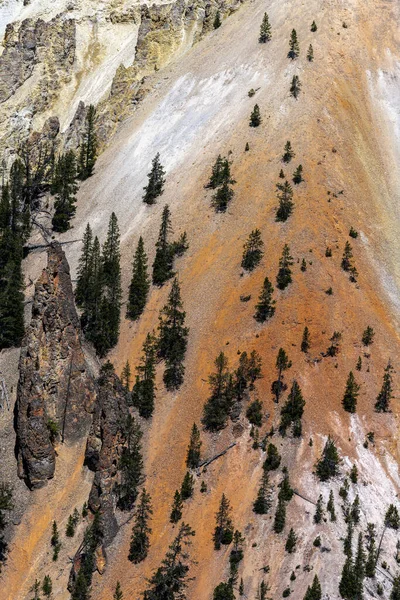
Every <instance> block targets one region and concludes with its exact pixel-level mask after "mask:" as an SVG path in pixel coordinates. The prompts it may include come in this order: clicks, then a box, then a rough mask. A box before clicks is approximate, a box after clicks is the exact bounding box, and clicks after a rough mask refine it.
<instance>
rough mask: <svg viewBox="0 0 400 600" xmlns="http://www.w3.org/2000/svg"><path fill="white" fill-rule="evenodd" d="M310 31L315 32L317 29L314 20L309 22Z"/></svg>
mask: <svg viewBox="0 0 400 600" xmlns="http://www.w3.org/2000/svg"><path fill="white" fill-rule="evenodd" d="M311 31H312V32H313V33H315V32H316V31H317V24H316V22H315V21H313V22H312V23H311Z"/></svg>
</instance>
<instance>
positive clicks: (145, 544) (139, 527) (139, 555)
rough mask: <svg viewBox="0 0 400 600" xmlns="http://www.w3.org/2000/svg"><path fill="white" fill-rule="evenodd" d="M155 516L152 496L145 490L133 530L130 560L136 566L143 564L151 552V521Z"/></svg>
mask: <svg viewBox="0 0 400 600" xmlns="http://www.w3.org/2000/svg"><path fill="white" fill-rule="evenodd" d="M152 514H153V508H152V505H151V497H150V494H148V493H147V492H146V490H145V489H144V488H143V489H142V492H141V494H140V497H139V501H138V505H137V507H136V510H135V523H134V525H133V528H132V537H131V543H130V546H129V554H128V558H129V560H130V561H131V562H133V563H134V564H138V563H140V562H142V561H143V560H144V559H145V558H146V557H147V554H148V552H149V548H150V539H149V536H150V534H151V528H150V527H149V520H150V519H151V515H152Z"/></svg>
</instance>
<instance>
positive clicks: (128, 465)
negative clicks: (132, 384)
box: [116, 415, 143, 510]
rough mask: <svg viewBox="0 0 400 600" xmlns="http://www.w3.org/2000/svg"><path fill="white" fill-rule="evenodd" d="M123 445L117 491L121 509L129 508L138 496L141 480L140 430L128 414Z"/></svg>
mask: <svg viewBox="0 0 400 600" xmlns="http://www.w3.org/2000/svg"><path fill="white" fill-rule="evenodd" d="M123 435H124V439H125V445H124V448H123V450H122V453H121V456H120V459H119V463H118V470H119V473H120V483H119V484H118V486H117V488H116V491H117V492H118V507H119V508H120V509H121V510H131V509H132V507H133V505H134V504H135V501H136V498H137V496H138V489H139V486H140V485H141V483H142V481H143V458H142V445H141V439H142V435H143V434H142V432H141V429H140V427H139V424H138V423H137V422H136V421H135V419H134V418H133V417H132V416H131V415H129V416H128V419H127V421H126V423H125V425H124V431H123Z"/></svg>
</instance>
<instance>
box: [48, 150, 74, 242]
mask: <svg viewBox="0 0 400 600" xmlns="http://www.w3.org/2000/svg"><path fill="white" fill-rule="evenodd" d="M77 177H78V174H77V167H76V159H75V154H74V152H73V150H69V151H68V152H66V153H65V154H61V155H60V156H59V158H58V160H57V163H56V166H55V169H54V176H53V182H52V186H51V188H52V193H53V194H54V195H55V202H54V215H53V219H52V226H53V229H54V231H57V232H59V233H64V232H65V231H67V230H68V229H69V228H70V221H71V219H72V217H73V216H74V214H75V211H76V207H75V204H76V196H75V194H76V192H77V191H78V184H77Z"/></svg>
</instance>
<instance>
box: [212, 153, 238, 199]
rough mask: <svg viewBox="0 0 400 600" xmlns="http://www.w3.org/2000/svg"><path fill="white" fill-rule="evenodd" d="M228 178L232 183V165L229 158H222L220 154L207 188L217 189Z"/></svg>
mask: <svg viewBox="0 0 400 600" xmlns="http://www.w3.org/2000/svg"><path fill="white" fill-rule="evenodd" d="M226 179H228V183H232V182H231V181H230V180H231V175H230V165H229V161H228V159H227V158H222V156H221V155H220V154H218V156H217V160H216V161H215V164H214V166H213V168H212V172H211V177H210V181H209V182H208V184H207V185H206V187H207V188H211V189H213V190H216V189H217V188H218V187H219V186H220V185H222V184H223V182H224V181H226Z"/></svg>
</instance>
